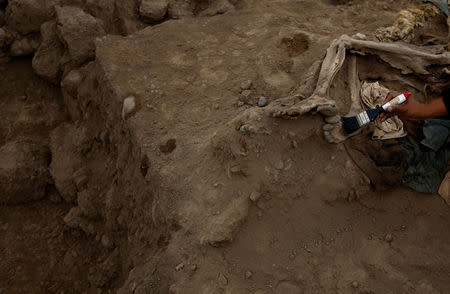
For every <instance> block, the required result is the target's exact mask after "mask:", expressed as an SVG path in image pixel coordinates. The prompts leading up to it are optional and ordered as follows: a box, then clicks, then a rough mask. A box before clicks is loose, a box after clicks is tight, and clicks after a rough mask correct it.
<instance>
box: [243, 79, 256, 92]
mask: <svg viewBox="0 0 450 294" xmlns="http://www.w3.org/2000/svg"><path fill="white" fill-rule="evenodd" d="M252 84H253V83H252V81H251V80H246V81H243V82H242V83H241V90H243V91H244V90H248V89H250V88H251V87H252Z"/></svg>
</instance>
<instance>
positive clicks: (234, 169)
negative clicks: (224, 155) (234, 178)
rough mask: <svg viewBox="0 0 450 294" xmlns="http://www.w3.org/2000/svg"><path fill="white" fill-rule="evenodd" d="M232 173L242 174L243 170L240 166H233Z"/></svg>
mask: <svg viewBox="0 0 450 294" xmlns="http://www.w3.org/2000/svg"><path fill="white" fill-rule="evenodd" d="M230 172H232V173H233V174H238V173H240V172H241V168H240V166H239V165H235V166H232V167H231V168H230Z"/></svg>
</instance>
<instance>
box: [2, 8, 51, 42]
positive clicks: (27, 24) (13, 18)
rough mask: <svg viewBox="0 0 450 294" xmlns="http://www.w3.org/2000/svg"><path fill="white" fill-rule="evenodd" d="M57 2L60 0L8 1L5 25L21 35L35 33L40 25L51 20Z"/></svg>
mask: <svg viewBox="0 0 450 294" xmlns="http://www.w3.org/2000/svg"><path fill="white" fill-rule="evenodd" d="M58 2H60V0H47V1H43V0H9V1H8V6H7V7H6V24H7V26H8V28H10V29H11V30H14V31H16V32H18V33H20V34H21V35H26V34H29V33H32V32H37V31H39V29H40V27H41V24H43V23H44V22H46V21H48V20H50V19H51V18H52V14H53V11H54V6H55V5H56V4H58Z"/></svg>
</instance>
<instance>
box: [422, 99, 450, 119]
mask: <svg viewBox="0 0 450 294" xmlns="http://www.w3.org/2000/svg"><path fill="white" fill-rule="evenodd" d="M423 115H424V117H423V119H427V118H437V117H443V116H447V115H448V111H447V107H446V106H445V103H444V98H442V97H440V98H437V99H434V100H433V101H431V102H430V103H428V104H425V107H424V112H423Z"/></svg>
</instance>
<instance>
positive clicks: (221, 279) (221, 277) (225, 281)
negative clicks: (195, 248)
mask: <svg viewBox="0 0 450 294" xmlns="http://www.w3.org/2000/svg"><path fill="white" fill-rule="evenodd" d="M218 280H219V284H220V285H222V286H226V285H228V279H227V277H225V276H224V275H223V274H219V277H218Z"/></svg>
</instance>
